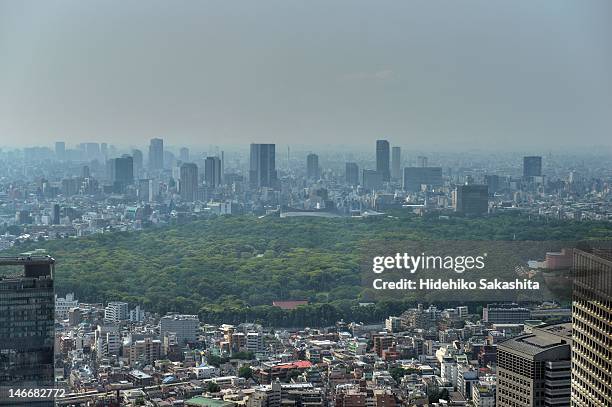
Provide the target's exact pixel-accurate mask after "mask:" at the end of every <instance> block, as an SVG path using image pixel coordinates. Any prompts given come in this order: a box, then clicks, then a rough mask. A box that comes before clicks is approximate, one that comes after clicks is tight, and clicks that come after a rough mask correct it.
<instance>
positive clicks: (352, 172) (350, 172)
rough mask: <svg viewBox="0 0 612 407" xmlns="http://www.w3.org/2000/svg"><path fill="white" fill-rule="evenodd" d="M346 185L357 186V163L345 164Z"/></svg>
mask: <svg viewBox="0 0 612 407" xmlns="http://www.w3.org/2000/svg"><path fill="white" fill-rule="evenodd" d="M345 171H346V173H345V174H346V175H345V179H346V183H347V184H348V185H359V166H358V165H357V163H346V170H345Z"/></svg>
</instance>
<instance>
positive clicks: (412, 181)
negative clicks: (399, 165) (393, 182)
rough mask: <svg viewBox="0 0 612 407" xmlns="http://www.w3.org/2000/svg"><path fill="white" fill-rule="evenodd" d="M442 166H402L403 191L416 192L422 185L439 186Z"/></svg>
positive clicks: (440, 184)
mask: <svg viewBox="0 0 612 407" xmlns="http://www.w3.org/2000/svg"><path fill="white" fill-rule="evenodd" d="M442 184H443V182H442V167H406V168H404V180H403V187H404V191H408V192H418V191H420V190H421V187H422V185H426V186H427V187H433V188H437V187H441V186H442Z"/></svg>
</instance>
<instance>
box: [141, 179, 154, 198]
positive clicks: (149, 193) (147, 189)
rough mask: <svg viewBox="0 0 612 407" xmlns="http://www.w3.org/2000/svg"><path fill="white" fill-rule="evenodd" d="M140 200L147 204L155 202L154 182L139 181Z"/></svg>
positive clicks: (148, 180) (147, 180)
mask: <svg viewBox="0 0 612 407" xmlns="http://www.w3.org/2000/svg"><path fill="white" fill-rule="evenodd" d="M138 199H139V200H141V201H145V202H151V201H152V200H153V181H152V180H150V179H139V180H138Z"/></svg>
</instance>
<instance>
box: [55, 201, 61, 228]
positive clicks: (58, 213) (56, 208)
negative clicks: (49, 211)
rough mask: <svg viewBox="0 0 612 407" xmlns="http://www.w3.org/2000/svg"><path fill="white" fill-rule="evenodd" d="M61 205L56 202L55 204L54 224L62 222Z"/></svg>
mask: <svg viewBox="0 0 612 407" xmlns="http://www.w3.org/2000/svg"><path fill="white" fill-rule="evenodd" d="M60 210H61V208H60V206H59V204H54V205H53V224H54V225H59V224H60V218H61V216H60Z"/></svg>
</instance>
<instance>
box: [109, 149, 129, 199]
mask: <svg viewBox="0 0 612 407" xmlns="http://www.w3.org/2000/svg"><path fill="white" fill-rule="evenodd" d="M110 178H111V181H112V183H113V191H115V192H118V193H122V192H125V189H126V187H127V186H128V185H132V184H133V183H134V160H133V158H132V157H131V156H129V155H124V156H123V157H119V158H113V159H111V160H110Z"/></svg>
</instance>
